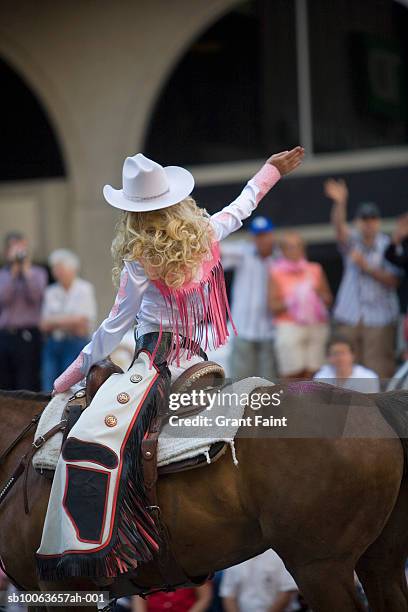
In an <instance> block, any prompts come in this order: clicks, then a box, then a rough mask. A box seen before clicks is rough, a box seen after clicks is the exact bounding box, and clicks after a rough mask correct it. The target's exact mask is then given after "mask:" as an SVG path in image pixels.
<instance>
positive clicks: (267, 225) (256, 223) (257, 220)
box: [249, 217, 275, 236]
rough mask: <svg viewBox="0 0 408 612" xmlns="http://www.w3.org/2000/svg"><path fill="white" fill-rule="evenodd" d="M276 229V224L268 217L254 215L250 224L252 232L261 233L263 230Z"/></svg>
mask: <svg viewBox="0 0 408 612" xmlns="http://www.w3.org/2000/svg"><path fill="white" fill-rule="evenodd" d="M273 229H275V225H274V224H273V223H272V221H271V220H270V219H268V218H267V217H254V218H253V219H252V221H251V224H250V226H249V231H250V232H251V234H255V236H256V235H257V234H261V233H262V232H270V231H271V230H273Z"/></svg>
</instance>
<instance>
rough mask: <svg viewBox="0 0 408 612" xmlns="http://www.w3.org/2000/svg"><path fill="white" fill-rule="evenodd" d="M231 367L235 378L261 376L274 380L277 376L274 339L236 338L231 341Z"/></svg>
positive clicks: (231, 372) (232, 375)
mask: <svg viewBox="0 0 408 612" xmlns="http://www.w3.org/2000/svg"><path fill="white" fill-rule="evenodd" d="M229 367H230V374H231V378H233V379H234V380H241V379H242V378H247V377H248V376H260V377H261V378H266V379H267V380H270V381H272V382H273V381H274V380H276V378H277V368H276V359H275V350H274V343H273V340H259V341H257V340H244V339H243V338H234V339H233V340H232V342H231V356H230V361H229Z"/></svg>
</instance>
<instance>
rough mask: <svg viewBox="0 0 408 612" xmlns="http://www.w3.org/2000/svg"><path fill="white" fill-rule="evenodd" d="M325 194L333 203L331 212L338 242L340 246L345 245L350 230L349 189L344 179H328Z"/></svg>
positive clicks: (325, 184) (325, 183)
mask: <svg viewBox="0 0 408 612" xmlns="http://www.w3.org/2000/svg"><path fill="white" fill-rule="evenodd" d="M323 187H324V194H325V195H326V196H327V197H328V198H330V199H331V200H332V202H333V206H332V210H331V222H332V224H333V226H334V229H335V231H336V240H337V242H339V243H340V244H345V243H346V242H347V241H348V238H349V228H348V225H347V202H348V189H347V185H346V182H345V181H344V180H343V179H339V180H338V181H336V180H335V179H327V181H325V182H324V185H323Z"/></svg>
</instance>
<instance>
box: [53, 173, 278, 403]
mask: <svg viewBox="0 0 408 612" xmlns="http://www.w3.org/2000/svg"><path fill="white" fill-rule="evenodd" d="M280 176H281V175H280V173H279V171H278V169H277V168H276V167H275V166H273V165H271V164H268V163H266V164H264V166H262V168H261V169H260V170H259V172H258V173H257V174H255V176H254V177H253V178H252V179H251V180H250V181H248V183H247V184H246V185H245V187H244V189H243V191H242V192H241V194H240V195H239V196H238V197H237V198H236V199H235V200H234V201H233V202H231V204H229V205H228V206H226V207H225V208H223V209H222V210H221V211H220V212H218V213H215V214H214V215H212V216H211V218H210V220H209V222H210V223H211V226H212V230H213V232H214V236H215V240H216V242H215V243H214V246H213V252H212V257H211V260H209V262H210V263H211V269H207V268H209V265H207V263H206V262H203V269H202V278H200V279H196V280H195V281H194V283H193V286H192V285H191V283H190V284H189V285H186V287H183V288H182V289H181V290H177V291H173V292H170V293H171V294H169V291H168V289H167V288H166V287H164V286H163V285H162V284H161V283H157V282H153V281H151V280H150V279H149V278H147V276H146V274H145V271H144V269H143V266H142V265H141V263H140V262H138V261H124V267H123V269H122V273H121V279H120V286H119V290H118V292H117V295H116V299H115V303H114V305H113V307H112V308H111V311H110V313H109V315H108V316H107V317H106V319H105V320H104V321H102V323H101V325H100V326H99V328H98V329H97V330H96V331H95V333H94V334H93V336H92V339H91V341H90V342H89V343H88V344H87V345H86V346H85V347H84V348H83V349H82V351H81V352H80V354H79V355H78V357H77V358H76V359H75V361H74V362H73V363H72V364H71V365H70V366H69V367H68V368H67V369H66V370H65V372H63V373H62V374H61V376H59V377H58V378H57V379H56V380H55V382H54V388H55V390H56V391H57V392H59V393H61V392H63V391H66V390H68V389H69V388H70V387H71V386H72V385H74V384H76V383H78V382H79V381H80V380H82V379H83V378H84V376H86V374H87V373H88V371H89V369H90V368H91V366H92V365H93V364H94V363H96V362H97V361H100V360H101V359H104V358H106V357H107V356H108V355H109V354H110V353H111V352H112V351H113V350H114V349H115V348H116V347H117V346H118V344H119V342H120V341H121V339H122V338H123V336H124V334H125V333H126V331H127V330H128V329H130V328H131V327H132V325H133V324H134V322H135V318H136V316H137V321H138V332H139V333H140V334H143V333H147V332H149V331H155V330H159V329H160V330H168V331H172V332H173V333H175V334H177V333H180V334H182V335H185V334H186V332H187V333H188V336H189V337H190V338H192V339H193V341H195V339H198V340H201V339H203V340H204V342H206V343H207V333H206V332H207V330H206V328H203V325H202V320H201V317H199V316H198V315H199V314H201V313H203V312H204V315H205V318H207V321H208V322H209V323H211V324H212V325H211V328H212V337H213V342H212V344H213V345H214V346H217V345H219V344H223V343H224V342H225V341H226V340H227V336H228V330H227V326H226V316H227V313H228V310H229V307H228V300H227V299H226V292H225V286H224V280H223V271H222V266H221V263H220V261H219V250H218V242H219V241H220V240H223V239H224V238H226V237H227V236H228V235H229V234H230V233H231V232H234V231H236V230H238V229H239V228H241V227H242V221H243V220H244V219H246V218H248V217H249V216H250V215H251V213H252V211H253V210H254V209H255V208H256V207H257V205H258V203H259V202H260V200H261V199H262V198H263V197H264V196H265V195H266V193H267V192H268V191H269V190H270V189H271V188H272V187H273V186H274V185H275V183H277V181H278V180H279V179H280Z"/></svg>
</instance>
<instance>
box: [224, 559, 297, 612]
mask: <svg viewBox="0 0 408 612" xmlns="http://www.w3.org/2000/svg"><path fill="white" fill-rule="evenodd" d="M296 593H297V586H296V583H295V581H294V580H293V578H292V576H291V575H290V574H289V572H288V571H287V569H286V568H285V565H284V563H283V561H282V559H280V557H279V556H278V555H277V554H276V553H275V552H274V551H273V550H272V549H269V550H267V551H265V552H264V553H263V554H262V555H258V556H257V557H253V558H252V559H248V561H244V562H243V563H240V564H239V565H234V566H233V567H229V568H228V569H226V570H225V572H224V574H223V577H222V581H221V588H220V595H221V597H222V598H223V605H224V610H225V612H286V611H287V610H290V609H293V608H292V607H291V602H292V601H293V599H294V597H295V594H296Z"/></svg>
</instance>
